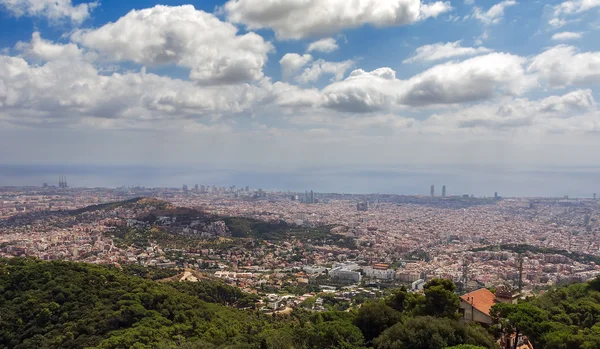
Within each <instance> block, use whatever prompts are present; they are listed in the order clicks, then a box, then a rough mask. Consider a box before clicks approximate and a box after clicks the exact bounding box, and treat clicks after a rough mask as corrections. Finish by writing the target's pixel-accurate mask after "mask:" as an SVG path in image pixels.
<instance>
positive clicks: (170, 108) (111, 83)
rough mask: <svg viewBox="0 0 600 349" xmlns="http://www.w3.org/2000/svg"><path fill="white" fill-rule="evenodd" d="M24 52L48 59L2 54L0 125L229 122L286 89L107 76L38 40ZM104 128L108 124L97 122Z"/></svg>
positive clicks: (264, 83) (72, 51) (265, 83)
mask: <svg viewBox="0 0 600 349" xmlns="http://www.w3.org/2000/svg"><path fill="white" fill-rule="evenodd" d="M19 47H20V48H21V49H23V52H24V53H25V55H26V56H30V57H32V58H34V59H40V58H43V59H44V60H48V61H47V62H46V63H44V64H42V65H38V64H30V63H29V62H27V61H26V60H25V59H24V58H21V57H10V56H5V55H3V56H0V119H1V120H4V121H7V120H8V121H9V122H13V123H21V124H40V123H42V124H43V123H51V122H53V123H64V124H65V125H71V124H78V123H82V122H90V120H91V119H102V120H120V121H119V123H118V124H119V125H122V126H125V125H130V126H132V127H134V126H135V127H138V126H139V125H141V124H152V123H153V122H155V121H156V122H162V121H165V122H166V121H176V120H184V119H187V120H193V119H199V118H208V117H210V118H214V117H218V116H220V115H229V116H231V115H235V114H237V113H242V112H244V113H253V109H254V108H260V107H261V106H262V105H263V103H265V101H272V100H278V98H279V96H278V93H280V91H281V89H282V88H283V87H285V86H286V85H285V84H282V83H280V85H279V87H278V88H274V86H273V85H272V84H271V83H270V81H269V80H268V79H262V80H260V81H258V82H257V83H256V84H238V85H218V86H199V85H198V84H196V83H195V82H193V81H184V80H178V79H173V78H170V77H164V76H158V75H155V74H149V73H146V71H145V70H142V71H141V72H130V73H126V74H119V73H112V74H110V75H103V74H100V72H99V71H98V69H97V68H96V67H95V66H94V65H93V63H92V62H89V61H88V60H87V57H86V56H85V55H80V54H79V53H78V51H77V50H76V48H74V47H73V44H67V45H59V44H53V43H50V42H48V41H45V40H43V39H41V38H40V37H39V35H37V34H34V36H33V38H32V42H31V43H29V44H25V43H21V44H20V45H19ZM65 53H66V54H65ZM85 120H87V121H85ZM98 122H100V124H103V123H104V122H102V121H93V122H92V123H98ZM109 123H110V124H115V123H114V122H109ZM155 126H156V125H154V126H152V127H155Z"/></svg>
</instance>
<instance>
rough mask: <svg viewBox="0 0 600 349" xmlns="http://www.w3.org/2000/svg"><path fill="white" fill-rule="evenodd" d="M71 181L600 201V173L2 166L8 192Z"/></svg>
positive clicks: (438, 168) (439, 168)
mask: <svg viewBox="0 0 600 349" xmlns="http://www.w3.org/2000/svg"><path fill="white" fill-rule="evenodd" d="M59 176H66V177H67V181H68V183H69V186H71V187H120V186H145V187H181V186H182V185H183V184H187V185H188V186H190V187H192V186H193V185H195V184H199V185H217V186H230V185H236V186H237V187H243V186H250V187H251V188H253V189H258V188H262V189H265V190H283V191H287V190H290V191H299V192H304V191H305V190H314V191H316V192H337V193H358V194H362V193H389V194H407V195H429V188H430V185H432V184H434V185H435V186H436V194H437V195H440V194H441V190H442V185H446V187H447V193H448V195H463V194H472V195H475V196H488V197H489V196H493V195H494V192H498V194H499V195H501V196H504V197H562V196H564V195H569V196H570V197H582V198H586V197H592V195H593V193H595V192H597V193H599V194H600V167H538V168H509V167H499V166H474V165H465V166H461V165H430V166H415V165H406V166H400V165H397V166H393V167H392V166H390V167H368V166H365V167H360V166H354V167H348V166H347V167H334V166H331V167H304V168H302V167H301V168H294V169H289V168H287V169H265V168H260V167H257V168H253V167H252V166H240V168H239V169H236V168H231V167H229V168H225V167H215V166H189V165H182V166H173V165H169V166H144V165H140V166H134V165H131V166H122V165H119V166H111V165H0V186H41V185H42V183H48V184H50V185H53V184H54V185H57V184H58V177H59Z"/></svg>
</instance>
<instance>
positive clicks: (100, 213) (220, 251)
mask: <svg viewBox="0 0 600 349" xmlns="http://www.w3.org/2000/svg"><path fill="white" fill-rule="evenodd" d="M139 198H141V199H139ZM132 199H133V200H132ZM126 200H129V201H126ZM123 202H129V203H130V204H122V203H123ZM115 203H116V204H115ZM119 203H121V204H119ZM93 205H96V206H93ZM599 214H600V206H599V205H598V201H596V200H595V198H591V199H568V198H501V197H499V196H498V194H497V193H496V195H494V196H492V197H491V198H475V197H471V196H469V195H464V196H462V195H461V196H447V195H446V187H445V186H444V188H443V190H442V195H441V196H436V195H435V192H434V187H433V186H432V188H431V196H427V197H425V196H400V195H387V194H374V195H351V194H332V193H329V194H326V193H314V192H312V191H306V192H305V193H292V192H265V191H263V190H261V189H258V190H250V189H249V188H248V187H243V188H240V189H236V187H235V186H232V187H228V188H223V187H215V186H198V185H196V186H194V187H192V188H188V187H187V186H185V185H184V186H183V187H182V188H154V189H149V188H139V187H138V188H117V189H98V188H96V189H87V188H69V187H68V186H67V183H66V181H65V182H63V180H62V179H61V181H60V183H59V185H58V186H48V185H47V184H44V186H43V187H37V188H36V187H23V188H16V187H15V188H9V187H4V188H2V189H0V217H1V220H0V257H8V258H10V257H16V256H34V257H37V258H40V259H42V260H72V261H81V262H88V263H96V264H116V265H122V264H139V265H144V266H155V267H161V268H181V270H185V273H184V274H182V275H181V279H182V280H188V279H192V280H198V279H199V278H201V277H203V276H207V275H208V276H210V277H216V278H220V279H223V280H225V281H226V282H227V283H230V284H232V285H235V286H237V287H239V288H241V289H243V290H244V291H245V292H248V293H256V294H258V295H261V296H265V297H266V296H268V297H270V298H269V302H267V303H266V304H265V310H281V309H284V308H285V309H287V307H288V306H290V307H294V306H297V305H298V304H301V303H302V302H304V301H305V300H306V299H307V298H308V297H310V296H311V292H314V291H317V292H318V291H327V292H337V294H338V295H339V296H344V297H345V298H347V299H349V298H348V296H349V295H351V294H352V295H355V294H357V293H363V294H364V295H366V296H373V295H375V294H376V292H378V291H379V290H381V289H384V288H386V287H393V286H399V285H405V286H407V287H408V288H409V289H412V290H413V291H419V289H422V286H423V284H425V282H427V281H428V280H431V279H434V278H447V279H451V280H453V281H454V282H455V283H456V284H457V286H458V287H459V288H460V289H461V290H462V292H463V293H466V292H468V291H472V290H476V289H478V288H481V287H486V288H494V287H498V286H509V287H511V288H513V289H515V290H517V289H518V290H520V292H521V293H520V294H521V296H523V297H524V296H526V295H531V294H535V293H538V292H540V291H543V290H545V289H548V288H550V287H551V286H553V285H556V284H561V283H563V284H564V283H570V282H574V281H585V280H588V279H591V278H593V277H595V276H597V275H599V274H600V264H599V261H600V238H599V237H597V233H598V232H599V231H600V220H599V219H600V217H599ZM148 217H152V219H149V218H148ZM235 219H238V220H239V219H245V220H249V222H255V223H253V224H258V223H256V222H264V223H268V224H271V225H273V227H280V226H285V227H286V229H287V230H288V231H291V232H293V234H292V235H285V238H282V237H283V235H282V236H277V235H274V234H272V235H266V236H257V235H252V234H246V233H245V232H244V231H241V232H240V228H237V227H234V226H233V225H234V223H235V224H240V223H239V221H235ZM244 222H245V221H244ZM246 223H247V222H246ZM246 223H244V224H246ZM243 229H247V230H248V231H250V230H252V228H251V227H249V228H243ZM243 229H242V230H243ZM132 236H133V237H132ZM340 286H343V288H340ZM335 290H337V291H335ZM349 292H350V293H349ZM312 295H314V293H312ZM312 306H313V307H314V304H313V305H312Z"/></svg>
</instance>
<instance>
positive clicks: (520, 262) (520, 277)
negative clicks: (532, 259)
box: [518, 253, 523, 294]
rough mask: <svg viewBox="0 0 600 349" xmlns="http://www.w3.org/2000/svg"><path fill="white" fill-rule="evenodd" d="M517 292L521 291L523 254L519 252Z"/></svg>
mask: <svg viewBox="0 0 600 349" xmlns="http://www.w3.org/2000/svg"><path fill="white" fill-rule="evenodd" d="M518 262H519V294H520V293H521V292H522V291H523V255H521V254H520V253H519V257H518Z"/></svg>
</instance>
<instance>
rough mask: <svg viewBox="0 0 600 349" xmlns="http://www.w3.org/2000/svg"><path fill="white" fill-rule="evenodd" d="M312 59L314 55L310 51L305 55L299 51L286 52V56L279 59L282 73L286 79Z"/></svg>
mask: <svg viewBox="0 0 600 349" xmlns="http://www.w3.org/2000/svg"><path fill="white" fill-rule="evenodd" d="M312 59H313V57H312V56H311V55H309V54H308V53H307V54H304V55H299V54H297V53H286V54H285V56H283V58H281V60H280V61H279V64H280V65H281V75H282V76H283V78H284V79H289V78H291V77H292V76H293V75H295V74H296V73H297V72H298V71H299V70H300V69H302V68H303V67H304V66H305V65H306V64H308V63H309V62H310V61H312Z"/></svg>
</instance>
